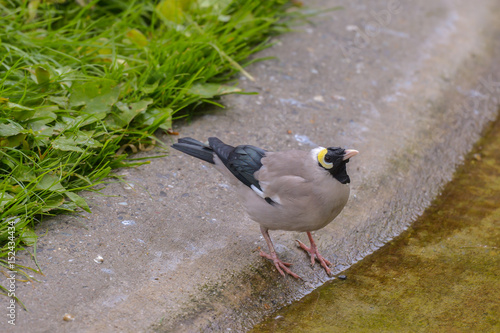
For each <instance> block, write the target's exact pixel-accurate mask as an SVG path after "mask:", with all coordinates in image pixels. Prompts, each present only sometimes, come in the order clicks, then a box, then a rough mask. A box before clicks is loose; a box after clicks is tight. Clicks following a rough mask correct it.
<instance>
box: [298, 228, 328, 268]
mask: <svg viewBox="0 0 500 333" xmlns="http://www.w3.org/2000/svg"><path fill="white" fill-rule="evenodd" d="M307 237H309V242H310V243H311V247H307V246H306V245H305V244H304V243H302V242H301V241H299V240H297V242H298V243H299V246H300V247H301V248H302V249H303V250H305V251H307V252H309V255H310V256H311V266H314V259H316V260H318V261H319V263H320V264H321V266H323V268H324V269H325V271H326V274H328V275H331V274H332V272H331V271H330V268H329V267H328V266H330V265H331V262H329V261H328V260H326V259H325V258H323V256H322V255H321V254H319V252H318V248H317V247H316V243H315V242H314V239H313V238H312V235H311V233H310V232H307Z"/></svg>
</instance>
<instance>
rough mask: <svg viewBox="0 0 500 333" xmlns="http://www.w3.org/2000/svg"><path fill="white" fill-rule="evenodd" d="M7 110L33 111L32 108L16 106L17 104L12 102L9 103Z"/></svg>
mask: <svg viewBox="0 0 500 333" xmlns="http://www.w3.org/2000/svg"><path fill="white" fill-rule="evenodd" d="M7 108H8V109H14V110H15V109H17V110H26V111H33V109H32V108H29V107H27V106H23V105H19V104H16V103H11V102H7Z"/></svg>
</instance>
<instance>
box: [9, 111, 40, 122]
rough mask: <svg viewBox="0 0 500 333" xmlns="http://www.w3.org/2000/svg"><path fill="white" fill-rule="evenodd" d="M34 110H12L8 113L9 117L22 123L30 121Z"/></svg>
mask: <svg viewBox="0 0 500 333" xmlns="http://www.w3.org/2000/svg"><path fill="white" fill-rule="evenodd" d="M35 112H36V111H35V110H34V109H32V110H29V111H28V110H12V111H10V116H11V117H12V118H14V119H15V120H18V121H23V120H27V119H30V118H31V117H33V115H34V114H35Z"/></svg>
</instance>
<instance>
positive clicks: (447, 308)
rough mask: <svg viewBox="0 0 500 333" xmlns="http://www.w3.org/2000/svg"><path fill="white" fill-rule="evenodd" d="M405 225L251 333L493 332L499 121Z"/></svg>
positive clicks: (499, 289) (499, 256)
mask: <svg viewBox="0 0 500 333" xmlns="http://www.w3.org/2000/svg"><path fill="white" fill-rule="evenodd" d="M465 161H466V162H465V164H464V165H463V166H461V167H460V168H459V169H458V170H457V172H456V174H455V177H454V180H453V181H452V182H450V183H449V184H448V185H447V186H446V187H445V189H444V190H443V192H442V194H441V195H440V196H439V197H438V198H437V199H436V200H435V201H434V203H433V204H432V205H431V207H429V208H428V209H427V210H426V212H425V213H424V214H423V216H422V217H421V218H419V220H418V221H417V222H415V223H414V224H413V225H412V227H411V228H409V229H408V230H407V231H406V232H405V233H403V234H402V235H401V236H399V237H397V238H396V239H394V240H393V241H391V242H390V243H389V244H387V245H385V246H384V247H382V248H381V249H380V250H378V251H376V252H375V253H374V254H372V255H370V256H368V257H367V258H365V259H364V260H362V261H361V262H359V263H357V264H355V265H353V266H352V267H351V268H350V269H348V270H347V271H345V272H343V273H341V274H343V275H346V276H347V279H345V280H341V279H336V280H334V281H332V282H331V283H328V284H326V285H325V286H323V287H321V288H319V289H317V290H315V291H314V292H312V293H311V294H310V295H308V296H306V297H305V298H303V299H302V300H300V301H298V302H295V303H293V304H291V305H290V306H287V307H285V308H283V309H281V310H280V311H278V312H277V313H275V314H273V316H272V318H269V319H267V320H266V321H265V322H263V323H262V324H260V325H258V326H256V327H255V328H254V330H253V331H252V332H254V333H256V332H345V331H350V332H500V119H499V120H497V121H496V122H495V123H494V124H492V125H491V126H490V128H489V129H488V130H487V131H486V134H485V136H484V137H483V139H481V140H480V141H479V142H478V144H476V146H475V148H474V149H473V151H472V153H470V154H469V155H468V156H467V157H466V160H465Z"/></svg>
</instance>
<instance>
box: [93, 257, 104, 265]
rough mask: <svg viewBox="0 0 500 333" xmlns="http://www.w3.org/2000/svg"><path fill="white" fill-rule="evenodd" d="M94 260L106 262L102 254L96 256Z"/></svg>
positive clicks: (99, 262) (100, 262)
mask: <svg viewBox="0 0 500 333" xmlns="http://www.w3.org/2000/svg"><path fill="white" fill-rule="evenodd" d="M94 261H95V262H96V263H98V264H102V263H103V262H104V258H103V257H101V256H97V257H95V258H94Z"/></svg>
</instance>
